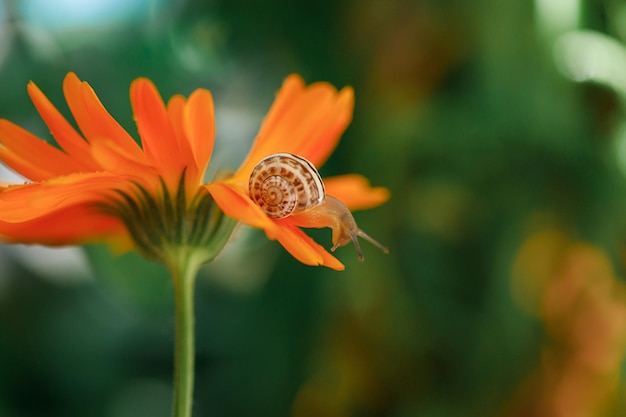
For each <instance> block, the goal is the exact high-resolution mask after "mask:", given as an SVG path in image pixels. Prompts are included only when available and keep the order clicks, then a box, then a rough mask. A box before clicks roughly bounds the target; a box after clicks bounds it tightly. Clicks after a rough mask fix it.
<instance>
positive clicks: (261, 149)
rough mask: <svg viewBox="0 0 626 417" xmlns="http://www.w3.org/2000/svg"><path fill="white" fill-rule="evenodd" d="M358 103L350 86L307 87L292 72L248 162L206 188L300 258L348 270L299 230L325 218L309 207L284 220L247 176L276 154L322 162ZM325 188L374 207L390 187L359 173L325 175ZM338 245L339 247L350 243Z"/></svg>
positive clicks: (351, 202) (350, 203) (352, 204)
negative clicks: (254, 194)
mask: <svg viewBox="0 0 626 417" xmlns="http://www.w3.org/2000/svg"><path fill="white" fill-rule="evenodd" d="M353 107H354V93H353V90H352V89H351V88H350V87H346V88H343V89H342V90H341V91H339V92H337V90H336V89H335V88H334V87H333V86H331V85H330V84H327V83H315V84H311V85H310V86H308V87H307V86H305V85H304V82H303V80H302V79H301V78H300V77H299V76H297V75H291V76H289V77H288V78H287V79H286V80H285V82H284V84H283V86H282V88H281V89H280V91H279V92H278V94H277V97H276V100H275V101H274V104H273V105H272V107H271V109H270V111H269V113H268V115H267V117H266V118H265V120H264V122H263V125H262V126H261V130H260V131H259V133H258V135H257V137H256V140H255V142H254V144H253V145H252V149H251V150H250V152H249V154H248V156H247V157H246V159H245V161H244V162H243V163H242V165H241V166H240V167H239V169H238V170H237V172H236V173H235V174H234V175H233V176H232V177H230V178H228V179H226V180H224V181H219V182H213V183H211V184H208V185H207V189H208V190H209V191H210V192H211V194H212V195H213V198H214V199H215V201H216V202H217V204H218V205H219V206H220V207H221V208H222V210H224V212H225V213H226V214H227V215H228V216H230V217H233V218H235V219H237V220H239V221H241V222H243V223H246V224H248V225H250V226H253V227H257V228H261V229H264V230H265V233H266V234H267V236H268V237H269V238H270V239H276V240H278V241H279V242H280V243H281V244H282V245H283V246H284V247H285V249H287V251H289V253H291V254H292V255H293V256H294V257H295V258H296V259H298V260H299V261H301V262H303V263H305V264H309V265H324V266H328V267H330V268H333V269H337V270H341V269H344V266H343V264H342V263H341V262H339V261H338V260H337V259H336V258H335V257H334V256H332V255H331V254H330V253H328V252H327V251H326V250H325V249H324V248H323V247H321V246H320V245H318V244H317V243H315V242H314V241H313V240H312V239H311V238H310V237H308V236H307V235H306V234H305V233H304V232H303V231H302V230H301V229H300V228H299V227H329V224H328V223H327V222H320V219H319V216H315V215H313V214H312V213H311V212H310V211H305V212H303V213H300V214H297V215H292V216H289V217H285V218H278V219H277V218H270V217H269V216H267V215H266V214H265V212H264V211H263V210H262V209H261V208H260V207H259V206H258V205H256V204H255V203H254V202H253V201H252V200H251V199H250V196H249V192H248V179H249V177H250V174H251V172H252V170H253V169H254V167H255V166H256V164H257V163H258V162H259V161H261V160H262V159H263V158H265V157H267V156H268V155H271V154H275V153H291V154H295V155H298V156H301V157H304V158H305V159H307V160H308V161H310V162H311V163H312V164H313V165H314V166H316V167H319V166H321V165H322V164H323V163H324V162H325V161H326V160H327V159H328V157H329V156H330V154H331V153H332V151H333V150H334V149H335V147H336V146H337V144H338V142H339V138H340V136H341V134H342V133H343V132H344V130H345V129H346V128H347V126H348V124H349V123H350V121H351V118H352V111H353ZM325 188H326V192H327V194H328V195H331V196H333V197H335V198H336V199H337V200H339V201H341V202H343V204H345V205H346V206H347V207H348V208H350V209H364V208H370V207H374V206H377V205H380V204H382V203H384V202H385V201H386V200H387V199H388V198H389V192H388V190H386V189H384V188H371V187H370V186H369V183H368V181H367V179H365V178H364V177H362V176H359V175H354V174H353V175H344V176H337V177H334V178H329V179H326V181H325ZM350 217H351V216H350ZM333 240H335V236H333ZM334 243H335V247H336V246H340V245H342V244H345V243H344V242H340V243H339V244H338V242H334ZM333 249H334V248H333Z"/></svg>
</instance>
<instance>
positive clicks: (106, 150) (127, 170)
mask: <svg viewBox="0 0 626 417" xmlns="http://www.w3.org/2000/svg"><path fill="white" fill-rule="evenodd" d="M91 152H92V153H93V158H94V159H95V160H96V161H97V162H98V164H99V165H101V166H102V167H103V168H104V169H105V170H107V171H110V172H112V173H115V174H118V175H125V176H128V177H130V178H141V179H143V180H144V182H145V183H147V184H150V183H151V182H155V181H158V176H159V173H158V172H157V171H156V170H155V169H154V167H153V166H151V165H148V164H147V162H146V161H145V159H143V160H139V161H138V160H136V159H133V158H132V156H131V155H127V154H124V149H121V148H119V147H118V146H116V145H115V144H114V143H113V142H105V141H100V142H96V143H94V144H93V145H91Z"/></svg>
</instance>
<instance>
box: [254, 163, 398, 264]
mask: <svg viewBox="0 0 626 417" xmlns="http://www.w3.org/2000/svg"><path fill="white" fill-rule="evenodd" d="M248 187H249V193H250V198H251V199H252V201H254V203H255V204H257V205H258V206H259V207H260V208H261V209H262V210H263V211H264V212H265V214H267V215H268V216H269V217H272V218H275V219H280V218H285V217H288V216H293V215H297V214H300V213H306V214H307V216H306V221H305V223H306V224H300V225H301V226H303V227H318V228H319V227H330V228H331V229H332V242H333V247H332V248H331V251H333V252H334V251H335V249H337V248H338V247H340V246H344V245H347V244H348V243H350V242H352V243H354V246H355V248H356V252H357V255H358V257H359V260H360V261H362V260H363V259H364V258H363V254H362V252H361V246H360V245H359V240H358V237H359V236H360V237H362V238H363V239H365V240H367V241H368V242H370V243H372V244H373V245H375V246H377V247H378V248H380V249H381V250H382V251H383V252H385V253H388V252H389V249H387V248H386V247H385V246H383V245H382V244H380V243H378V242H377V241H376V240H374V239H373V238H371V237H370V236H369V235H367V234H366V233H365V232H364V231H363V230H361V229H359V227H358V226H357V224H356V221H355V220H354V217H353V216H352V213H350V210H348V208H347V207H346V206H344V205H343V203H341V202H340V201H339V200H337V199H336V198H334V197H331V196H329V195H326V191H325V189H324V183H323V182H322V178H321V177H320V174H319V172H317V169H315V166H313V164H312V163H311V162H309V161H308V160H306V159H305V158H303V157H301V156H298V155H294V154H290V153H276V154H273V155H269V156H267V157H266V158H264V159H262V160H261V161H260V162H259V163H258V164H257V165H256V166H255V167H254V169H253V170H252V173H251V174H250V180H249V181H248ZM303 220H304V218H303Z"/></svg>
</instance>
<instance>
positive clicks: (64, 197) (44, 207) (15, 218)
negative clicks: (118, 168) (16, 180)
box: [0, 173, 131, 223]
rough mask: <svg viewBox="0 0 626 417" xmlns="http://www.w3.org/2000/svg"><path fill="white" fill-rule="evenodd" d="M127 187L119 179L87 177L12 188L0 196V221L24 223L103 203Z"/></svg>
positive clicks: (90, 175)
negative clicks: (114, 193) (115, 191)
mask: <svg viewBox="0 0 626 417" xmlns="http://www.w3.org/2000/svg"><path fill="white" fill-rule="evenodd" d="M130 184H131V183H130V182H129V181H128V179H127V178H124V177H121V176H113V175H111V174H107V173H87V174H73V175H69V176H65V177H58V178H55V179H53V180H50V181H46V182H39V183H32V184H24V185H16V186H12V187H9V188H7V189H5V190H4V191H3V192H2V193H0V207H2V210H0V221H3V222H10V223H17V222H24V221H28V220H32V219H35V218H38V217H43V216H47V215H49V214H51V213H53V212H56V211H59V210H63V209H66V208H69V207H72V206H80V205H89V204H94V203H99V202H102V201H105V199H106V197H107V195H108V194H107V192H109V191H111V190H113V189H125V188H127V187H128V186H130Z"/></svg>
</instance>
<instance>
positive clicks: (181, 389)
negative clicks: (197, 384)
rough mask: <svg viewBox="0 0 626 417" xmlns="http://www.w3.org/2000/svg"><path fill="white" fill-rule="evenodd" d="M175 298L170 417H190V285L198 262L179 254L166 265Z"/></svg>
mask: <svg viewBox="0 0 626 417" xmlns="http://www.w3.org/2000/svg"><path fill="white" fill-rule="evenodd" d="M169 266H170V271H171V273H172V279H173V283H174V296H175V309H176V313H175V333H176V335H175V337H176V338H175V341H174V344H175V345H174V400H173V408H172V415H173V416H174V417H191V406H192V402H193V381H194V307H193V297H194V284H195V280H196V275H197V272H198V270H199V268H200V262H194V259H193V256H191V255H190V254H184V253H183V254H179V256H174V257H173V259H172V262H169Z"/></svg>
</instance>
